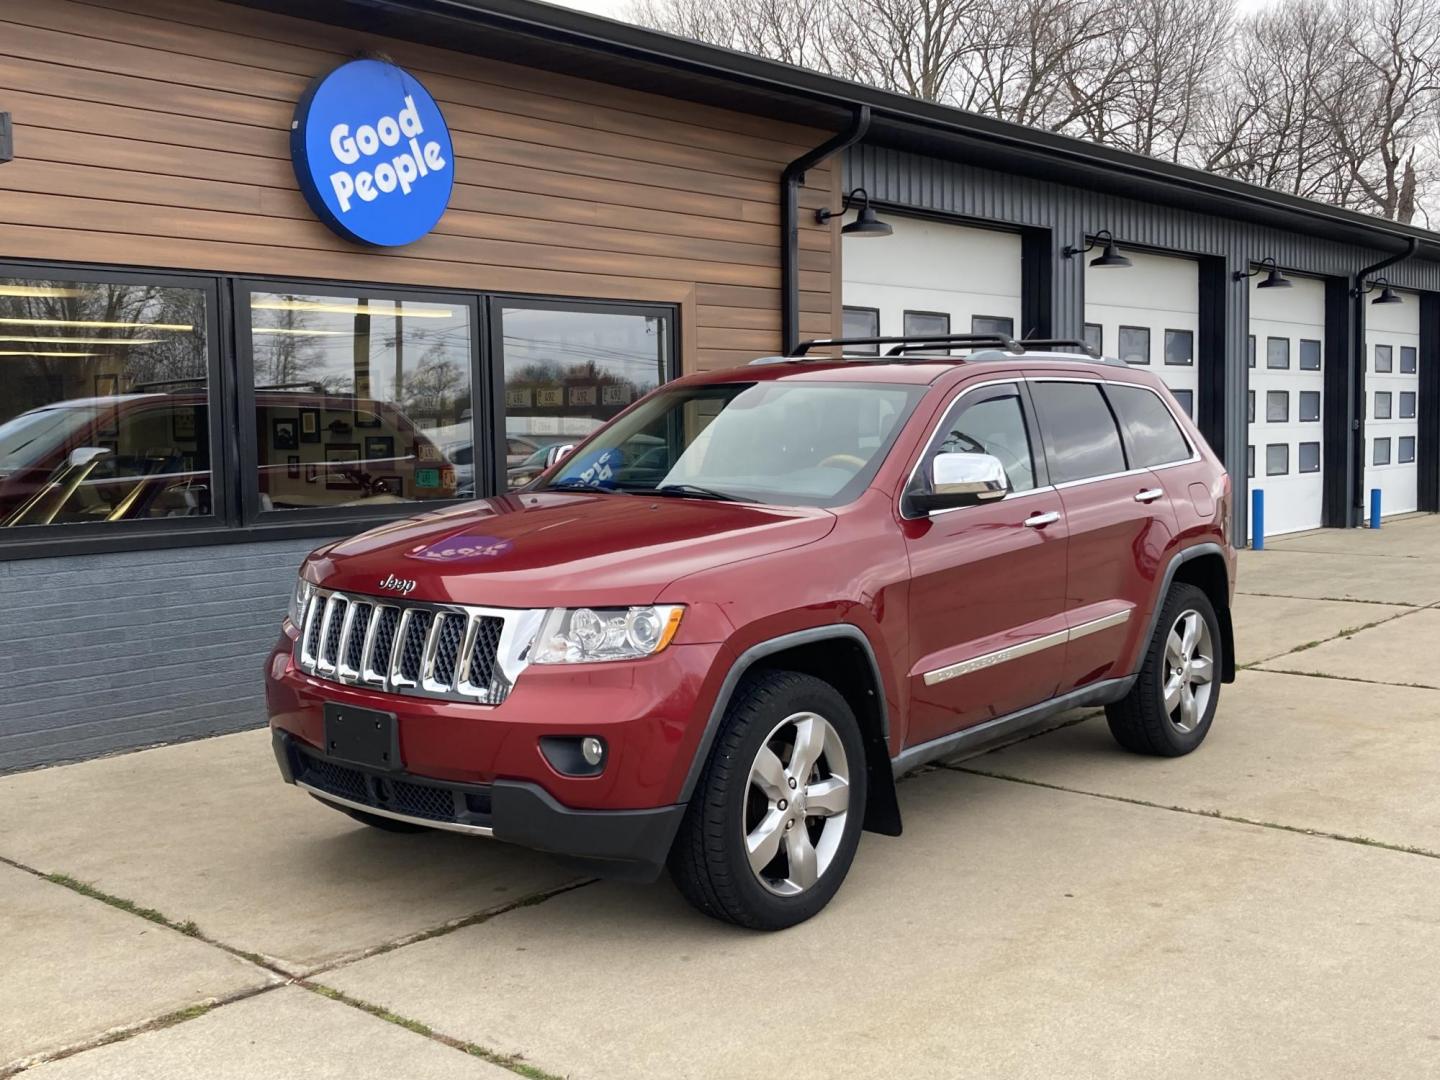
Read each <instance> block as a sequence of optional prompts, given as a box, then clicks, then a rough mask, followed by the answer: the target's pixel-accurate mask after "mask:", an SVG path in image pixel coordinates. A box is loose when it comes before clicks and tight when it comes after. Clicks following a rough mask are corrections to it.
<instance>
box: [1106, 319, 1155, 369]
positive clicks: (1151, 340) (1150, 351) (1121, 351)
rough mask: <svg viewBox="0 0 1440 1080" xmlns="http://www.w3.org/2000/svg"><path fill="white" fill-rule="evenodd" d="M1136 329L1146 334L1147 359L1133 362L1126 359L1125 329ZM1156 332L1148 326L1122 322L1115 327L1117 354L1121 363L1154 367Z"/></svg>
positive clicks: (1131, 365)
mask: <svg viewBox="0 0 1440 1080" xmlns="http://www.w3.org/2000/svg"><path fill="white" fill-rule="evenodd" d="M1126 330H1135V331H1138V332H1140V333H1142V334H1144V335H1145V359H1144V361H1142V362H1141V363H1138V364H1137V363H1133V362H1131V361H1129V360H1126V359H1125V331H1126ZM1154 348H1155V332H1154V331H1153V330H1152V329H1151V328H1150V327H1148V326H1130V325H1128V324H1125V323H1122V324H1121V325H1120V326H1118V327H1116V328H1115V356H1116V358H1117V359H1119V360H1120V362H1121V363H1124V364H1128V365H1129V366H1130V367H1154V366H1155V365H1154V363H1153V359H1154Z"/></svg>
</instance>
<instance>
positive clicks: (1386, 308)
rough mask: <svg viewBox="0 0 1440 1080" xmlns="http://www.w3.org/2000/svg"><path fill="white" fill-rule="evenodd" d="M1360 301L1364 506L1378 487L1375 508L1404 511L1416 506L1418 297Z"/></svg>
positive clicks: (1385, 511) (1403, 295)
mask: <svg viewBox="0 0 1440 1080" xmlns="http://www.w3.org/2000/svg"><path fill="white" fill-rule="evenodd" d="M1396 292H1397V295H1399V296H1400V297H1401V298H1403V299H1404V301H1405V302H1404V303H1403V304H1366V306H1365V352H1366V370H1365V443H1366V446H1365V450H1366V458H1365V461H1366V467H1365V507H1366V512H1367V513H1368V512H1369V507H1370V492H1371V490H1372V489H1374V488H1379V489H1380V512H1381V514H1382V515H1384V516H1386V517H1389V516H1390V515H1391V514H1408V513H1410V512H1411V511H1412V510H1415V509H1416V508H1417V507H1418V506H1419V472H1418V470H1417V467H1416V465H1415V440H1416V436H1417V435H1418V434H1419V421H1418V420H1417V419H1416V416H1417V413H1418V409H1417V406H1418V404H1419V399H1420V374H1419V368H1420V364H1419V358H1420V298H1419V297H1418V296H1416V295H1415V294H1414V293H1408V292H1400V291H1399V290H1398V289H1397V290H1396Z"/></svg>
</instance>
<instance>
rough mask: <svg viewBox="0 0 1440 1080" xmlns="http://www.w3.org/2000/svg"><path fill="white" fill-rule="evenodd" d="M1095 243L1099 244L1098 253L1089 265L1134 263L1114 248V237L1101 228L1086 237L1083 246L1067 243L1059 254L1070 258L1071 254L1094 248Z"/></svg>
mask: <svg viewBox="0 0 1440 1080" xmlns="http://www.w3.org/2000/svg"><path fill="white" fill-rule="evenodd" d="M1097 244H1099V245H1101V250H1100V254H1099V255H1097V256H1095V258H1093V259H1091V260H1090V265H1091V266H1099V267H1107V266H1116V267H1118V266H1132V265H1134V264H1132V263H1131V262H1130V260H1129V259H1127V258H1126V257H1125V256H1124V255H1121V254H1120V252H1119V251H1118V250H1117V249H1116V247H1115V237H1114V236H1113V235H1111V232H1110V230H1109V229H1101V230H1100V231H1099V232H1097V233H1095V234H1094V235H1093V236H1091V237H1090V238H1089V239H1088V241H1087V242H1086V244H1085V246H1084V247H1083V248H1082V247H1075V246H1073V245H1069V246H1067V247H1066V248H1065V250H1064V251H1062V252H1061V254H1062V255H1064V256H1065V257H1066V258H1067V259H1068V258H1070V256H1072V255H1084V254H1085V253H1086V252H1087V251H1092V250H1094V248H1095V246H1096V245H1097Z"/></svg>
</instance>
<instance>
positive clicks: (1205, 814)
mask: <svg viewBox="0 0 1440 1080" xmlns="http://www.w3.org/2000/svg"><path fill="white" fill-rule="evenodd" d="M943 768H946V769H948V770H949V771H951V772H960V773H969V774H970V775H972V776H983V777H986V778H988V779H990V780H1006V781H1009V782H1010V783H1012V784H1026V785H1028V786H1029V787H1037V788H1045V789H1046V790H1048V791H1063V792H1065V793H1066V794H1068V795H1084V796H1088V797H1089V798H1092V799H1105V800H1107V801H1109V802H1117V803H1125V804H1126V805H1129V806H1144V807H1147V808H1149V809H1151V810H1165V811H1168V812H1170V813H1172V814H1187V815H1189V816H1191V817H1202V818H1211V819H1213V820H1216V821H1225V822H1229V823H1230V824H1233V825H1254V826H1256V827H1258V828H1261V829H1274V830H1275V831H1277V832H1288V833H1295V834H1297V835H1299V836H1311V837H1315V838H1316V839H1320V840H1338V841H1340V842H1341V843H1345V844H1355V845H1357V846H1360V847H1373V848H1381V849H1383V850H1385V851H1394V852H1399V853H1400V854H1402V855H1419V856H1421V857H1422V858H1426V859H1440V851H1430V850H1429V849H1427V848H1421V847H1411V846H1409V845H1407V844H1392V843H1389V842H1388V841H1385V840H1376V839H1374V838H1373V837H1369V836H1348V835H1346V834H1345V833H1337V832H1330V831H1328V830H1326V829H1307V828H1305V827H1304V826H1301V825H1284V824H1281V823H1280V822H1278V821H1260V820H1258V819H1256V818H1247V817H1241V816H1240V815H1238V814H1227V813H1224V812H1223V811H1221V810H1195V809H1193V808H1191V807H1188V806H1166V805H1165V804H1164V803H1156V802H1150V801H1148V800H1146V799H1132V798H1130V797H1129V796H1127V795H1110V794H1107V793H1106V792H1103V791H1086V790H1084V789H1083V788H1072V787H1066V786H1065V785H1064V784H1051V783H1048V782H1046V781H1044V780H1030V779H1027V778H1025V777H1023V776H1011V775H1009V774H1008V773H998V772H989V771H987V770H985V769H970V768H966V767H965V766H963V765H946V766H943Z"/></svg>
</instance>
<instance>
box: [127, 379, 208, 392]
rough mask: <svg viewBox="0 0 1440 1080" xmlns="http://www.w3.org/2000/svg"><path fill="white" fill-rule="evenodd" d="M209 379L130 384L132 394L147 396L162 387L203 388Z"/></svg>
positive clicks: (165, 380) (161, 380)
mask: <svg viewBox="0 0 1440 1080" xmlns="http://www.w3.org/2000/svg"><path fill="white" fill-rule="evenodd" d="M209 381H210V380H209V379H151V380H150V381H149V382H137V383H132V384H131V386H130V392H131V393H132V394H147V393H149V392H150V391H152V390H156V389H158V388H159V387H162V386H204V385H205V384H206V383H208V382H209Z"/></svg>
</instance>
